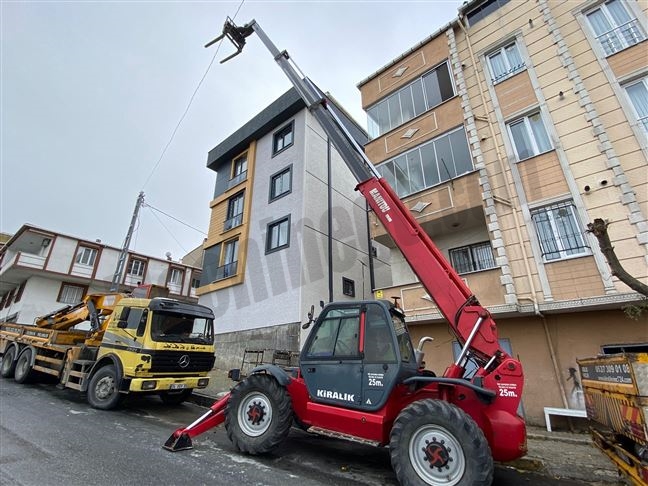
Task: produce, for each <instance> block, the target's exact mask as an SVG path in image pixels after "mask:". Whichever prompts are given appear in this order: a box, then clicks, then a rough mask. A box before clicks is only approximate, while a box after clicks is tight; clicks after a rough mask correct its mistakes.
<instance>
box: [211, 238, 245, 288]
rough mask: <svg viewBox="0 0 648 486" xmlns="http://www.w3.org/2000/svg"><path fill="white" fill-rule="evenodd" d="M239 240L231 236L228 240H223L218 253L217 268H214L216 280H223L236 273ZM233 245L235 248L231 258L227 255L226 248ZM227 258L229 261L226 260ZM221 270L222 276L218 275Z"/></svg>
mask: <svg viewBox="0 0 648 486" xmlns="http://www.w3.org/2000/svg"><path fill="white" fill-rule="evenodd" d="M239 243H240V241H239V238H238V237H236V238H231V239H229V240H226V241H223V243H222V245H223V246H222V250H221V254H220V261H219V264H218V268H217V269H216V280H223V279H226V278H230V277H234V276H236V275H237V274H238V261H239V260H238V256H239V250H240V244H239ZM232 245H234V246H235V250H234V251H233V252H232V254H231V258H229V257H228V249H229V248H231V247H232ZM228 260H229V261H228ZM220 272H222V274H223V275H222V276H220V277H219V275H218V274H219V273H220Z"/></svg>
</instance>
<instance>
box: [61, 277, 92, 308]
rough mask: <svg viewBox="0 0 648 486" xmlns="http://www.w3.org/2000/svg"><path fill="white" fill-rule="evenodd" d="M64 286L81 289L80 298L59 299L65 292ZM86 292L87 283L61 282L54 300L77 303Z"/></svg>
mask: <svg viewBox="0 0 648 486" xmlns="http://www.w3.org/2000/svg"><path fill="white" fill-rule="evenodd" d="M66 287H72V288H76V289H80V290H81V297H80V299H79V300H78V301H76V302H68V301H65V300H61V299H62V298H63V294H64V292H65V288H66ZM87 293H88V286H87V285H80V284H77V283H74V282H61V286H60V287H59V292H58V295H57V297H56V302H60V303H61V304H66V305H75V304H78V303H79V302H82V301H83V298H84V297H85V296H86V295H87Z"/></svg>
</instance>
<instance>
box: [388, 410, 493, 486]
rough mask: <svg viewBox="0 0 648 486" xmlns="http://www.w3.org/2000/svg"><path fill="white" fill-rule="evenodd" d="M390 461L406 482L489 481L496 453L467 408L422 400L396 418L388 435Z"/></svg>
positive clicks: (478, 485)
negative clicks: (494, 453) (493, 455)
mask: <svg viewBox="0 0 648 486" xmlns="http://www.w3.org/2000/svg"><path fill="white" fill-rule="evenodd" d="M389 448H390V455H391V463H392V467H393V469H394V471H395V472H396V477H397V478H398V481H399V482H400V484H401V485H403V486H415V485H421V484H428V485H434V486H454V485H474V486H490V484H491V483H492V482H493V469H494V466H493V457H492V455H491V451H490V447H489V446H488V442H487V441H486V438H485V437H484V433H483V432H482V431H481V429H480V428H479V427H478V426H477V424H476V423H475V421H474V420H473V419H472V418H471V417H470V416H469V415H468V414H466V413H465V412H464V411H463V410H461V409H460V408H458V407H456V406H455V405H451V404H450V403H448V402H444V401H441V400H431V399H428V400H420V401H417V402H414V403H412V404H410V405H408V406H407V407H406V408H405V409H404V410H403V411H402V412H401V413H400V414H399V415H398V417H397V418H396V421H395V422H394V426H393V428H392V431H391V435H390V439H389Z"/></svg>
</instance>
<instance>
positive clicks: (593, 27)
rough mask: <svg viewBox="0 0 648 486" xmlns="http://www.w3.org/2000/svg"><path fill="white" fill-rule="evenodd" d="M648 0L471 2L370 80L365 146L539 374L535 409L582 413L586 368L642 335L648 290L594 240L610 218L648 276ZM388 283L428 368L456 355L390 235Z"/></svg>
mask: <svg viewBox="0 0 648 486" xmlns="http://www.w3.org/2000/svg"><path fill="white" fill-rule="evenodd" d="M647 9H648V4H646V3H645V2H643V3H639V2H636V1H634V0H627V1H626V0H611V1H607V2H601V1H583V2H559V1H552V0H538V1H522V2H520V1H515V2H513V1H509V0H486V1H481V0H474V1H469V2H466V3H464V5H463V6H462V7H461V9H460V10H459V15H458V17H457V18H456V19H455V20H453V21H452V22H450V23H449V24H448V25H446V26H444V27H442V28H440V29H439V30H438V31H436V32H435V33H433V34H432V35H431V36H430V37H428V38H426V39H425V40H423V41H422V42H421V43H419V44H418V45H416V46H413V47H412V48H411V49H410V50H408V51H407V52H405V53H404V54H403V55H401V56H400V57H398V58H397V59H394V60H393V61H391V62H390V63H389V64H387V65H386V66H384V67H382V68H381V69H380V70H378V71H377V72H376V73H374V74H372V75H371V76H370V77H368V78H367V79H365V80H363V81H362V82H360V83H359V85H358V87H359V89H360V91H361V95H362V103H363V108H364V109H365V111H366V112H367V115H368V127H369V136H370V138H371V140H370V141H369V142H368V143H367V144H366V146H365V149H366V152H367V154H368V155H369V157H370V158H371V160H373V161H374V163H375V164H376V165H377V167H378V170H379V171H380V172H381V174H382V175H383V176H384V177H385V178H386V179H387V180H388V181H389V182H390V184H391V185H392V186H393V187H394V188H395V189H396V191H397V193H398V194H399V196H400V197H401V198H402V200H403V201H404V202H405V203H406V205H407V206H408V207H409V208H410V209H411V210H412V211H413V214H414V215H415V216H416V217H417V219H418V220H419V222H420V223H421V225H422V226H423V228H424V229H425V231H426V232H428V233H429V234H430V236H431V237H432V239H433V240H434V241H435V243H436V244H437V246H438V247H439V248H440V249H441V250H442V251H443V253H444V254H445V256H446V257H447V258H448V260H449V261H450V263H451V264H452V265H453V267H454V268H455V269H456V270H457V271H458V273H459V274H460V275H461V276H462V277H463V278H464V279H465V281H466V282H467V284H468V285H469V287H470V288H471V290H472V291H473V292H474V293H475V295H476V296H477V297H478V298H479V300H480V302H481V303H482V304H483V305H485V306H486V307H487V308H488V309H489V310H490V311H491V312H492V314H493V316H494V318H495V319H496V321H497V323H498V328H499V337H500V341H501V344H502V346H503V348H504V349H505V350H507V351H509V352H510V353H512V354H514V355H516V356H519V358H520V359H521V361H522V364H523V366H524V368H525V376H526V385H525V386H526V388H525V392H524V399H523V406H524V413H525V416H526V417H527V420H528V421H529V422H530V423H539V424H540V423H542V421H543V419H542V409H543V407H545V406H557V407H570V408H583V407H584V404H583V402H582V391H581V389H580V380H579V377H578V373H577V369H578V366H577V363H576V359H577V358H579V357H585V356H591V355H594V354H596V353H598V352H599V351H600V349H601V346H603V345H605V344H611V343H636V342H639V341H646V338H647V336H648V319H646V318H645V316H644V317H643V318H642V319H641V320H639V321H635V320H631V319H629V318H627V317H626V316H625V315H624V312H623V310H622V309H623V308H624V306H627V305H630V304H636V303H638V302H640V301H641V300H642V297H641V296H640V295H638V294H636V293H635V292H633V291H632V290H631V289H630V288H628V287H627V286H626V285H624V284H623V283H621V282H620V281H619V280H618V279H616V278H615V277H613V276H612V275H611V272H610V269H609V267H608V265H607V262H606V261H605V258H604V257H603V255H602V254H601V252H600V250H599V248H598V244H597V241H596V240H595V238H593V236H592V235H590V234H589V233H588V232H587V224H588V223H590V222H592V221H593V220H594V219H595V218H603V219H606V220H607V221H608V222H609V223H610V226H609V233H610V237H611V239H612V243H613V245H614V247H615V250H616V252H617V255H618V256H619V258H620V260H621V263H622V265H623V266H624V267H625V268H626V269H627V270H628V271H629V272H630V273H632V274H633V275H635V276H636V277H638V278H640V279H641V280H642V281H644V282H646V281H648V256H647V254H648V252H647V247H648V219H647V216H648V141H647V140H648V89H647V88H648V77H647V76H648V63H647V59H648V56H647V54H646V53H647V52H648V51H647V49H648V41H646V33H647V32H648V30H647V28H646V27H647V25H646V11H647ZM370 228H371V230H372V238H374V239H375V240H376V241H377V242H380V243H382V244H384V245H387V246H391V247H392V248H391V250H392V258H391V270H392V272H391V275H392V281H391V282H381V281H378V282H377V287H378V288H377V289H376V292H375V295H376V297H382V296H385V297H389V296H392V295H397V296H400V297H401V298H402V303H403V306H404V308H405V311H406V313H407V314H408V316H409V317H408V321H409V324H410V329H411V331H412V333H413V335H414V337H415V338H419V337H421V336H425V335H429V336H432V337H434V338H435V340H434V342H433V344H431V345H428V347H427V356H426V361H427V365H428V367H429V368H431V369H434V370H435V371H437V372H443V370H444V369H445V367H446V366H447V365H448V364H449V363H450V362H452V361H453V360H454V359H455V358H456V356H457V351H458V346H457V343H456V342H455V339H454V337H453V336H452V335H451V334H450V333H449V331H448V326H447V324H446V323H445V322H444V321H443V320H442V318H441V315H440V314H439V313H438V311H437V309H436V307H435V305H434V303H433V300H432V299H431V298H430V296H429V295H427V294H426V292H425V290H424V289H423V288H422V287H421V285H420V283H419V282H418V280H417V278H416V276H415V275H414V274H413V273H412V272H411V270H410V268H409V266H408V265H407V263H406V262H405V261H404V260H403V257H402V255H400V253H399V252H398V250H397V249H395V248H393V244H392V243H391V241H390V238H389V236H388V235H386V233H385V230H384V228H382V226H380V225H379V223H378V222H377V220H375V219H373V220H372V223H371V224H370Z"/></svg>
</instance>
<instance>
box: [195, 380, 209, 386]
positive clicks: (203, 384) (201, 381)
mask: <svg viewBox="0 0 648 486" xmlns="http://www.w3.org/2000/svg"><path fill="white" fill-rule="evenodd" d="M208 384H209V378H200V379H199V380H198V388H205V387H206V386H207V385H208Z"/></svg>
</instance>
